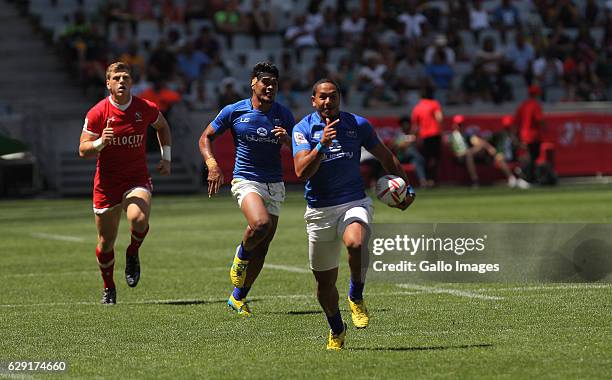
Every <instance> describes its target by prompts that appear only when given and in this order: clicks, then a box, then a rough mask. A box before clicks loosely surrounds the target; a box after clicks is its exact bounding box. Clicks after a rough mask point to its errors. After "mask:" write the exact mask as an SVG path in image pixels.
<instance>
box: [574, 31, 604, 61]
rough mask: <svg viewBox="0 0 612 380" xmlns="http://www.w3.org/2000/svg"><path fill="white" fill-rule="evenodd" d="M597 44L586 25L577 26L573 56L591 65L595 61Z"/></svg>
mask: <svg viewBox="0 0 612 380" xmlns="http://www.w3.org/2000/svg"><path fill="white" fill-rule="evenodd" d="M597 48H598V47H597V46H596V44H595V40H594V39H593V37H591V32H590V30H589V27H588V26H587V25H584V24H583V25H581V26H580V28H578V35H577V36H576V39H575V40H574V53H573V56H574V57H575V58H576V59H577V60H578V61H581V62H585V63H586V64H587V65H589V66H590V65H592V64H593V63H595V61H597Z"/></svg>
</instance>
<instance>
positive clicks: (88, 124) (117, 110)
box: [83, 96, 159, 187]
mask: <svg viewBox="0 0 612 380" xmlns="http://www.w3.org/2000/svg"><path fill="white" fill-rule="evenodd" d="M158 117H159V109H158V108H157V106H156V105H155V104H154V103H152V102H150V101H148V100H145V99H142V98H139V97H136V96H132V98H131V100H130V102H129V103H128V104H125V105H117V104H115V103H114V102H113V101H112V100H111V99H110V97H107V98H105V99H103V100H101V101H100V102H99V103H98V104H96V105H95V106H93V107H92V108H91V109H90V110H89V112H87V117H86V118H85V124H84V125H83V130H84V131H85V132H87V133H89V134H91V135H92V136H95V137H99V136H101V135H102V130H103V129H104V128H105V127H106V123H107V120H110V121H111V124H110V125H111V127H112V128H113V132H114V137H113V140H112V142H111V143H110V144H109V145H107V146H106V147H105V148H104V149H102V151H101V152H100V153H99V154H98V162H97V164H96V177H95V179H94V185H95V186H99V185H101V186H102V187H105V185H108V184H114V183H125V182H133V181H146V180H147V179H148V178H149V172H148V170H147V162H146V140H147V126H148V125H149V124H153V123H155V122H156V121H157V118H158Z"/></svg>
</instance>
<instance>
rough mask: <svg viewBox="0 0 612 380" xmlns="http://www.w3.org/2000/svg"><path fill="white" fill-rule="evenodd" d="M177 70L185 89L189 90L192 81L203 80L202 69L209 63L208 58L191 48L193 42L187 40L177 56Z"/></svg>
mask: <svg viewBox="0 0 612 380" xmlns="http://www.w3.org/2000/svg"><path fill="white" fill-rule="evenodd" d="M177 63H178V71H179V74H180V76H181V78H182V79H183V83H184V84H185V91H187V92H190V91H191V84H192V83H193V82H194V81H198V82H200V81H203V80H204V70H205V69H206V66H207V65H208V64H209V63H210V59H209V58H208V56H207V55H206V54H204V53H202V52H201V51H199V50H194V49H193V44H192V43H191V42H188V43H187V44H186V45H185V46H184V47H183V49H182V51H181V53H179V55H178V58H177Z"/></svg>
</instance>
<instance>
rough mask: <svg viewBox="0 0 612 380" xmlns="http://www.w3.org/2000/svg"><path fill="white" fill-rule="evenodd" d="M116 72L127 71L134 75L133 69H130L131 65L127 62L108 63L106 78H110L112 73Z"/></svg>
mask: <svg viewBox="0 0 612 380" xmlns="http://www.w3.org/2000/svg"><path fill="white" fill-rule="evenodd" d="M116 72H126V73H128V74H130V76H131V75H132V70H131V69H130V65H128V64H127V63H125V62H115V63H111V64H110V65H108V67H107V68H106V79H107V80H108V79H110V77H111V75H112V74H113V73H116Z"/></svg>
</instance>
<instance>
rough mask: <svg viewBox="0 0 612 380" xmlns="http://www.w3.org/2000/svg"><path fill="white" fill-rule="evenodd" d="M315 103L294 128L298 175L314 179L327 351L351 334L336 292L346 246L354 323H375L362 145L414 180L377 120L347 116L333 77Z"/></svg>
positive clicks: (309, 211) (311, 199) (315, 251)
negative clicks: (368, 293)
mask: <svg viewBox="0 0 612 380" xmlns="http://www.w3.org/2000/svg"><path fill="white" fill-rule="evenodd" d="M312 106H313V107H314V108H315V109H316V112H313V113H311V114H310V115H307V116H306V117H304V118H303V119H302V120H301V121H300V122H299V123H298V124H296V126H295V127H294V128H293V132H292V140H293V160H294V164H295V172H296V174H297V176H298V177H300V178H301V179H303V180H307V182H306V188H305V198H306V201H307V203H308V206H307V208H306V213H305V215H304V219H305V220H306V230H307V233H308V255H309V260H310V268H311V269H312V272H313V274H314V276H315V279H316V281H317V298H318V300H319V303H320V304H321V307H322V308H323V311H324V312H325V315H326V316H327V321H328V323H329V326H330V328H331V330H330V332H329V337H328V340H327V349H328V350H340V349H342V347H343V346H344V339H345V335H346V324H345V323H344V322H343V321H342V317H341V315H340V309H339V308H338V289H337V288H336V279H337V277H338V263H339V258H340V250H341V246H342V245H344V246H345V247H346V249H347V251H348V263H349V267H350V271H351V280H350V287H349V293H348V304H349V307H350V309H351V317H352V320H353V325H354V326H355V327H356V328H365V327H367V326H368V323H369V315H368V311H367V308H366V305H365V302H364V300H363V288H364V281H365V275H366V269H367V266H368V262H367V258H368V255H367V245H368V240H369V224H370V223H371V222H372V211H373V210H372V201H371V199H370V198H369V197H367V196H366V194H365V192H364V186H363V181H362V178H361V175H360V172H359V160H360V156H361V147H362V146H363V147H364V148H365V149H367V150H368V151H369V152H370V153H372V154H373V155H374V157H376V158H377V159H378V160H379V161H380V163H381V164H382V166H383V168H384V169H385V170H386V171H387V172H388V173H390V174H394V175H397V176H400V177H402V178H403V179H404V180H405V181H406V183H408V179H407V177H406V173H405V172H404V170H403V169H402V167H401V165H400V163H399V161H398V160H397V158H396V157H395V156H394V155H393V154H392V153H391V152H390V151H389V149H388V148H387V147H386V146H385V145H384V144H382V143H381V142H380V140H379V139H378V137H377V135H376V132H375V131H374V129H373V128H372V126H371V125H370V123H369V122H368V121H367V120H366V119H364V118H363V117H360V116H357V115H354V114H352V113H348V112H341V111H340V91H339V88H338V85H337V84H336V83H335V82H334V81H333V80H330V79H321V80H319V81H317V82H316V83H315V84H314V86H313V87H312ZM408 195H409V196H407V197H406V199H405V200H404V201H403V202H402V203H401V204H399V205H398V206H397V207H398V208H400V209H402V210H405V209H406V208H407V207H408V206H409V205H410V204H411V203H412V201H413V200H414V191H413V190H412V188H411V187H409V190H408Z"/></svg>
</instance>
